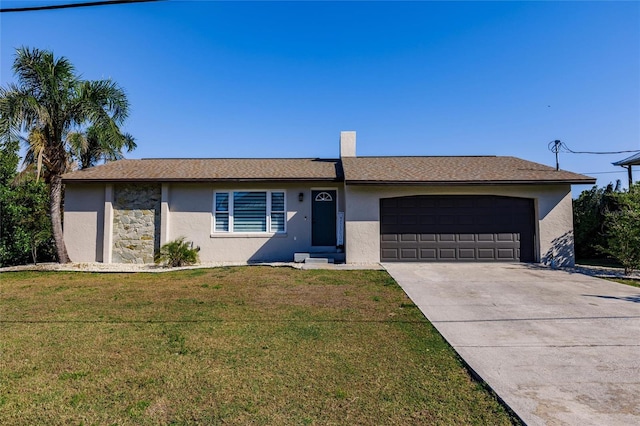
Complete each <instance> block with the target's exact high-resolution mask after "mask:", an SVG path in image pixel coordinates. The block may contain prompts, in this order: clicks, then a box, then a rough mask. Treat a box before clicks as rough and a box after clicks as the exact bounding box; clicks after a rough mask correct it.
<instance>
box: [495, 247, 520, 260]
mask: <svg viewBox="0 0 640 426" xmlns="http://www.w3.org/2000/svg"><path fill="white" fill-rule="evenodd" d="M498 259H500V260H515V259H516V251H515V249H513V248H499V249H498Z"/></svg>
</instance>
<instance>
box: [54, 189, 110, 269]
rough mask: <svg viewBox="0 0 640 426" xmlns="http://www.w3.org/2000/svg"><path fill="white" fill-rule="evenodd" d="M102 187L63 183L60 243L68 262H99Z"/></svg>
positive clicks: (103, 190)
mask: <svg viewBox="0 0 640 426" xmlns="http://www.w3.org/2000/svg"><path fill="white" fill-rule="evenodd" d="M104 197H105V185H104V184H66V185H65V194H64V241H65V244H66V246H67V252H68V253H69V258H70V259H71V261H72V262H102V261H103V236H104V232H103V230H104V205H105V198H104Z"/></svg>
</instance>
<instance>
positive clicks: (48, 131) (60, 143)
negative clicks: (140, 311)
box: [0, 47, 135, 263]
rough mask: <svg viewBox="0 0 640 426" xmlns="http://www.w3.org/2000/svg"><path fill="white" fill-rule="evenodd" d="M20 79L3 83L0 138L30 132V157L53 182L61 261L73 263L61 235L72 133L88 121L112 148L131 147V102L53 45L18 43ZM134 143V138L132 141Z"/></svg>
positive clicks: (52, 206)
mask: <svg viewBox="0 0 640 426" xmlns="http://www.w3.org/2000/svg"><path fill="white" fill-rule="evenodd" d="M13 71H14V74H15V75H16V77H17V80H18V82H17V84H9V85H8V86H7V87H2V88H0V137H1V138H2V141H3V142H5V143H6V142H7V141H9V140H15V139H16V138H19V137H20V135H21V134H28V135H29V136H28V138H23V139H26V140H27V141H28V148H29V152H28V155H27V157H29V159H30V161H33V162H34V163H35V164H36V165H37V169H38V174H42V176H43V177H44V179H45V182H46V183H47V184H48V185H49V194H50V204H49V208H50V211H51V222H52V233H53V238H54V240H55V244H56V251H57V254H58V260H59V261H60V263H67V262H69V256H68V255H67V249H66V247H65V244H64V239H63V234H62V217H61V201H62V178H61V176H62V174H63V173H65V172H67V171H70V168H71V165H72V164H73V154H74V153H73V152H72V146H71V145H70V144H71V140H72V139H73V137H72V138H71V139H70V136H72V135H73V133H74V132H82V131H83V130H85V129H86V128H87V127H88V126H91V125H93V126H96V127H97V128H99V129H100V134H101V137H102V139H101V140H102V143H104V144H105V146H107V147H115V149H116V150H118V147H120V148H122V147H127V146H134V145H135V144H134V145H128V142H127V136H125V135H123V134H122V133H121V132H120V129H119V126H120V125H121V124H122V123H123V121H124V120H125V119H126V117H127V114H128V110H129V102H128V101H127V97H126V95H125V93H124V91H123V90H122V89H121V88H120V87H119V86H118V85H117V84H116V83H114V82H112V81H111V80H95V81H87V80H81V79H80V78H78V76H77V75H76V73H75V69H74V67H73V65H72V64H71V62H69V60H68V59H67V58H65V57H60V58H55V57H54V56H53V52H51V51H48V50H39V49H29V48H25V47H23V48H19V49H17V50H16V57H15V61H14V63H13ZM131 142H132V140H131Z"/></svg>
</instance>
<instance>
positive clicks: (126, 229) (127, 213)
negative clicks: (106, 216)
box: [112, 183, 161, 263]
mask: <svg viewBox="0 0 640 426" xmlns="http://www.w3.org/2000/svg"><path fill="white" fill-rule="evenodd" d="M113 190H114V193H113V254H112V261H113V262H114V263H153V255H154V253H155V252H157V251H158V250H159V249H160V201H161V186H160V185H159V184H136V183H133V184H117V185H114V188H113Z"/></svg>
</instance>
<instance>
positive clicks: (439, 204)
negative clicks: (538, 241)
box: [380, 195, 535, 262]
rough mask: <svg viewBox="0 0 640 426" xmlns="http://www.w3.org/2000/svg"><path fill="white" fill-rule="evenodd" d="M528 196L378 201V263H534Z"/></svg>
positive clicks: (411, 198)
mask: <svg viewBox="0 0 640 426" xmlns="http://www.w3.org/2000/svg"><path fill="white" fill-rule="evenodd" d="M534 232H535V225H534V210H533V200H531V199H528V198H514V197H497V196H486V195H482V196H476V195H474V196H467V195H457V196H426V195H421V196H413V197H399V198H386V199H382V200H380V247H381V249H380V259H381V261H383V262H428V261H480V262H484V261H516V262H520V261H521V262H533V261H534V260H535V259H534Z"/></svg>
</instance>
